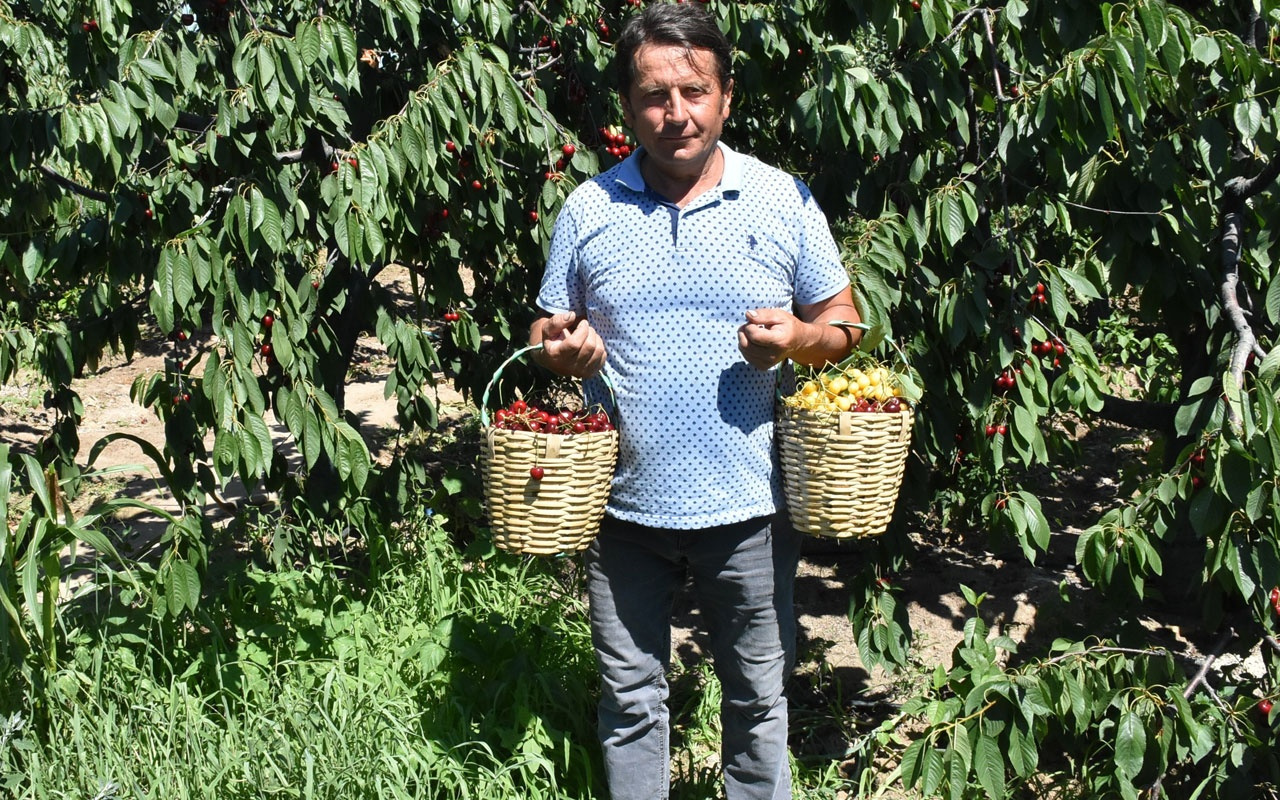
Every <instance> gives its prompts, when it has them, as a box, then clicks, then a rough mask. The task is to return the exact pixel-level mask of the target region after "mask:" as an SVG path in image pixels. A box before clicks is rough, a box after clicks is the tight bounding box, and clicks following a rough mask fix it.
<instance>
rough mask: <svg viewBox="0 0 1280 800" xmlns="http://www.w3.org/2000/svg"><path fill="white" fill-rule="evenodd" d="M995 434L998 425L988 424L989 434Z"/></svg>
mask: <svg viewBox="0 0 1280 800" xmlns="http://www.w3.org/2000/svg"><path fill="white" fill-rule="evenodd" d="M995 435H996V426H995V425H988V426H987V436H995Z"/></svg>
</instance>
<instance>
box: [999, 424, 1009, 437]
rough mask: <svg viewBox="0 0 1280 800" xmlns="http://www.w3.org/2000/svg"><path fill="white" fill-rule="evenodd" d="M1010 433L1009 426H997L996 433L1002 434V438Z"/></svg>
mask: <svg viewBox="0 0 1280 800" xmlns="http://www.w3.org/2000/svg"><path fill="white" fill-rule="evenodd" d="M1008 432H1009V426H1008V425H998V426H996V433H998V434H1000V435H1001V436H1004V435H1005V434H1007V433H1008Z"/></svg>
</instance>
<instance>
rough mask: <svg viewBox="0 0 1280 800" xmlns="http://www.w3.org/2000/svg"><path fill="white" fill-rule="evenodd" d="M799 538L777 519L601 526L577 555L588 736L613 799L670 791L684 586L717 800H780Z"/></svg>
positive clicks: (651, 799)
mask: <svg viewBox="0 0 1280 800" xmlns="http://www.w3.org/2000/svg"><path fill="white" fill-rule="evenodd" d="M799 557H800V540H799V536H798V535H797V534H796V533H795V532H794V531H793V529H792V528H791V526H790V524H789V523H788V522H787V521H786V516H785V514H778V515H777V516H772V517H764V518H760V519H754V520H748V521H747V522H741V523H736V524H733V525H724V526H720V527H715V528H709V529H705V530H694V531H683V530H664V529H658V528H647V527H643V526H640V525H635V524H631V523H626V522H620V521H618V520H615V519H611V518H608V517H606V518H605V520H604V524H603V525H602V527H601V532H600V536H599V537H598V538H597V539H596V541H595V542H594V543H593V544H592V545H591V548H590V550H589V551H588V553H587V583H588V589H589V593H590V600H591V632H592V640H593V642H594V644H595V650H596V660H597V663H598V664H599V668H600V677H601V698H600V706H599V723H598V726H599V735H600V743H601V746H602V747H603V749H604V763H605V772H606V775H607V777H608V781H609V791H610V793H611V795H612V797H613V800H633V799H634V800H661V798H666V797H668V795H669V790H670V752H669V719H668V710H667V695H668V687H667V680H666V671H667V669H668V667H669V663H670V659H671V609H672V604H673V602H674V599H675V596H676V592H677V591H678V590H679V589H680V588H681V587H682V586H683V585H684V582H685V575H686V570H687V571H688V574H689V575H690V576H691V577H692V581H693V587H694V592H695V597H696V600H697V602H698V606H699V610H700V611H701V612H702V616H703V618H704V619H705V620H706V623H707V627H708V632H709V634H710V642H711V656H712V663H713V664H714V666H715V671H716V675H717V677H718V678H719V679H720V684H721V690H722V698H723V699H722V702H721V706H720V721H721V728H722V732H723V733H722V735H723V739H722V742H721V764H722V768H723V771H724V782H725V793H726V796H727V798H728V800H786V799H787V798H790V797H791V771H790V765H789V763H788V751H787V700H786V697H785V696H784V694H783V688H784V684H785V682H786V679H787V675H788V674H789V672H790V671H791V667H792V665H793V664H794V662H795V639H796V619H795V613H794V610H793V602H792V599H793V596H794V586H795V574H796V564H797V562H798V561H799Z"/></svg>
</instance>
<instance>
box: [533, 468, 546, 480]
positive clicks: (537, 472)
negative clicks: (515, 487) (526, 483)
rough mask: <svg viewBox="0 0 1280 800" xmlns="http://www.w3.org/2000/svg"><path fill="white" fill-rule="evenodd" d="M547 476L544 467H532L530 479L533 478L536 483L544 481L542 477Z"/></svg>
mask: <svg viewBox="0 0 1280 800" xmlns="http://www.w3.org/2000/svg"><path fill="white" fill-rule="evenodd" d="M546 474H547V473H546V470H544V469H543V468H542V467H530V469H529V477H530V478H533V479H534V480H535V481H540V480H542V476H543V475H546Z"/></svg>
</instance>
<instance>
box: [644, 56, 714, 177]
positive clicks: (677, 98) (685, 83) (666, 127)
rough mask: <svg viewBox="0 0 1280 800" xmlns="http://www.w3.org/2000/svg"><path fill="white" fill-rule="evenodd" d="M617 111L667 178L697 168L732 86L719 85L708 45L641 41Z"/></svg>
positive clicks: (694, 171) (710, 150)
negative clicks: (691, 46) (695, 46)
mask: <svg viewBox="0 0 1280 800" xmlns="http://www.w3.org/2000/svg"><path fill="white" fill-rule="evenodd" d="M634 64H635V70H634V73H633V74H634V76H635V77H634V79H633V80H632V82H631V89H630V91H628V92H627V93H626V95H624V96H623V97H622V111H623V116H624V118H625V120H626V122H627V124H628V125H629V126H630V127H631V129H632V130H633V131H635V135H636V139H637V140H639V142H640V144H642V145H644V148H645V152H646V154H647V155H648V157H649V158H650V159H652V166H653V167H654V168H656V169H657V170H659V171H660V172H662V173H663V174H664V175H666V176H668V177H671V178H687V177H689V176H691V175H696V174H698V173H700V172H701V171H702V168H703V166H704V165H705V164H706V163H707V159H708V158H709V157H710V156H711V154H712V153H713V152H715V146H716V142H717V141H719V139H720V131H721V129H722V128H723V127H724V121H725V120H726V119H728V117H729V104H730V101H731V100H732V98H733V85H732V83H730V85H729V86H728V87H727V88H726V89H723V90H722V89H721V87H720V81H719V79H717V77H716V58H715V54H713V53H712V52H711V51H710V50H697V49H695V50H686V49H685V48H683V47H680V46H677V45H661V44H646V45H642V46H641V47H640V48H639V49H637V50H636V52H635V56H634Z"/></svg>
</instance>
